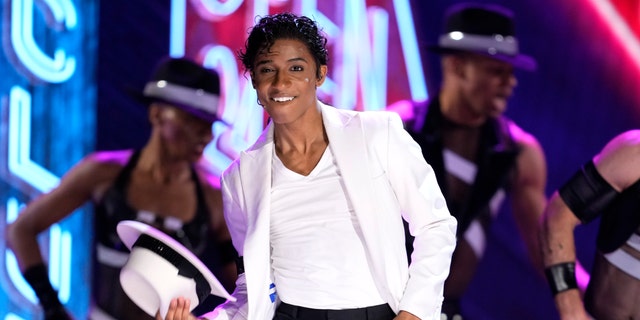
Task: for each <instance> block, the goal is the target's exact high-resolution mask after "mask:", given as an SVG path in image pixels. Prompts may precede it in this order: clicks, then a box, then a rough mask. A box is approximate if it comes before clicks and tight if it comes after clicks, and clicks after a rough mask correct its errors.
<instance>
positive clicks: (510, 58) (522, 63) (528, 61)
mask: <svg viewBox="0 0 640 320" xmlns="http://www.w3.org/2000/svg"><path fill="white" fill-rule="evenodd" d="M427 50H429V51H431V52H433V53H437V54H456V53H464V52H468V53H475V54H479V55H482V56H485V57H488V58H492V59H496V60H500V61H504V62H507V63H509V64H511V65H512V66H514V67H516V68H518V69H522V70H525V71H535V70H536V69H537V68H538V63H537V62H536V60H535V59H534V58H533V57H531V56H529V55H526V54H522V53H520V54H516V55H508V54H502V53H496V54H490V53H488V52H486V51H481V50H462V49H457V48H448V47H442V46H438V45H429V46H427Z"/></svg>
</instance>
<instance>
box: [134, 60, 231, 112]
mask: <svg viewBox="0 0 640 320" xmlns="http://www.w3.org/2000/svg"><path fill="white" fill-rule="evenodd" d="M141 98H143V99H144V101H145V102H146V103H151V102H153V101H162V102H166V103H169V104H171V105H173V106H175V107H177V108H180V109H182V110H184V111H186V112H188V113H190V114H192V115H194V116H196V117H198V118H201V119H203V120H206V121H210V122H213V121H215V120H218V119H219V117H218V116H217V111H218V107H219V103H220V102H219V101H220V77H219V76H218V74H217V73H216V72H215V71H214V70H211V69H207V68H205V67H204V66H202V65H200V64H198V63H196V62H194V61H192V60H189V59H187V58H164V59H163V60H161V61H160V63H158V65H157V66H156V68H155V70H154V71H153V73H152V76H151V78H150V79H149V81H148V82H147V84H146V85H145V87H144V90H143V91H142V97H141Z"/></svg>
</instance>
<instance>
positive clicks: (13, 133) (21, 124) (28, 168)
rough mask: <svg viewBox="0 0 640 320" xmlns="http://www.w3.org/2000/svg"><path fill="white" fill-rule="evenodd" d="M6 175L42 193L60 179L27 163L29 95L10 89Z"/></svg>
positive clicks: (29, 160)
mask: <svg viewBox="0 0 640 320" xmlns="http://www.w3.org/2000/svg"><path fill="white" fill-rule="evenodd" d="M8 140H9V141H8V144H9V148H8V149H9V150H8V153H7V157H8V159H7V160H8V161H7V162H8V165H9V171H10V172H11V173H13V174H14V175H16V176H18V177H19V178H20V179H22V180H24V181H26V182H27V183H29V184H30V185H32V186H34V187H35V188H36V189H37V190H39V191H40V192H42V193H45V192H49V191H50V190H51V189H53V188H55V187H56V186H57V185H58V183H59V182H60V178H58V177H57V176H55V175H54V174H52V173H51V172H49V171H48V170H46V169H44V168H42V167H41V166H39V165H38V164H36V163H34V162H33V161H31V156H30V150H31V95H30V94H29V92H27V91H26V90H24V89H22V88H20V87H18V86H14V87H13V88H11V91H10V93H9V135H8Z"/></svg>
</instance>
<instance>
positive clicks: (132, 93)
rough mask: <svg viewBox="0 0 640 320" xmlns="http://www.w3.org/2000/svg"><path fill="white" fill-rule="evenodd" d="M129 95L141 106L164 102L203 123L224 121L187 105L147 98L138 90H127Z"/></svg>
mask: <svg viewBox="0 0 640 320" xmlns="http://www.w3.org/2000/svg"><path fill="white" fill-rule="evenodd" d="M127 93H128V94H129V96H131V97H132V98H133V99H134V100H136V101H137V102H138V103H140V104H143V105H144V106H149V105H150V104H151V103H153V102H163V103H166V104H170V105H172V106H175V107H176V108H178V109H180V110H183V111H185V112H187V113H188V114H190V115H193V116H195V117H196V118H198V119H200V120H203V121H206V122H211V123H213V122H215V121H222V119H220V118H218V116H217V115H215V114H211V113H209V112H206V111H203V110H200V109H197V108H194V107H191V106H189V105H186V104H184V103H179V102H176V101H171V100H169V99H159V98H152V97H147V96H145V95H144V94H143V93H142V92H140V91H137V90H127ZM223 122H224V121H223ZM225 123H226V122H225Z"/></svg>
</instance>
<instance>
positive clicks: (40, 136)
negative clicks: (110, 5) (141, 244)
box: [0, 0, 95, 320]
mask: <svg viewBox="0 0 640 320" xmlns="http://www.w3.org/2000/svg"><path fill="white" fill-rule="evenodd" d="M35 4H36V3H35V0H7V1H4V5H3V7H2V9H1V10H2V11H4V12H3V14H2V16H3V21H2V23H3V26H6V28H3V30H2V37H3V41H2V43H3V46H4V52H5V53H6V57H5V58H6V59H2V60H0V70H1V71H2V74H3V79H2V80H1V81H0V96H2V101H3V104H2V109H1V111H2V112H1V113H0V115H1V117H0V120H1V126H0V128H2V132H3V134H2V135H0V146H1V147H2V150H1V152H0V158H2V160H1V161H0V217H1V218H2V219H0V231H1V232H2V233H3V234H4V226H6V225H7V224H9V223H11V222H12V221H13V220H15V218H16V217H17V216H18V215H19V211H20V208H21V207H22V206H23V205H24V203H26V202H28V201H30V199H32V198H33V197H35V196H38V195H39V194H42V193H45V192H48V191H50V190H51V189H52V188H54V187H55V186H57V185H58V182H59V175H60V174H61V173H63V172H64V171H66V170H67V169H68V168H69V167H70V166H71V165H73V164H74V163H75V162H76V161H77V160H79V158H80V157H81V156H82V155H84V154H86V153H87V152H88V151H89V150H88V149H89V147H90V145H92V144H93V141H92V140H91V139H92V137H91V138H90V139H87V138H84V139H78V137H79V136H84V133H86V132H91V131H90V130H92V129H93V125H94V123H95V120H94V119H93V118H94V115H93V114H94V113H95V110H93V109H91V108H87V107H86V106H87V105H95V98H94V96H93V94H90V93H86V92H92V91H91V90H87V89H90V87H91V86H92V85H93V82H92V81H87V79H85V77H88V76H89V75H87V74H85V71H80V69H79V68H78V67H79V66H80V65H81V63H83V62H90V61H91V59H86V58H82V57H78V55H81V54H83V53H84V51H82V50H79V49H77V48H83V49H86V50H88V52H89V53H93V52H91V50H95V48H90V47H82V45H81V43H82V40H83V39H84V37H83V34H82V33H83V32H85V30H94V29H95V28H93V27H88V26H87V25H83V24H82V23H84V21H79V20H78V17H79V16H80V14H79V13H80V12H83V11H86V12H92V11H93V8H94V6H95V3H93V2H87V1H84V3H83V4H82V5H81V6H78V5H77V4H74V3H73V2H72V1H71V0H40V1H38V3H37V4H38V5H37V6H36V5H35ZM38 17H41V18H42V19H41V20H40V19H38ZM43 22H44V23H43ZM72 48H76V49H72ZM92 67H93V66H92ZM84 70H90V68H84ZM54 84H55V86H54ZM61 93H64V94H69V97H71V98H69V97H66V96H64V95H63V94H61ZM56 97H57V99H56ZM34 128H38V130H34ZM87 129H89V130H87ZM44 141H49V143H47V144H43V142H44ZM61 151H62V152H61ZM78 211H79V212H80V214H74V215H72V216H70V217H69V218H68V219H65V220H63V221H61V222H59V223H56V224H54V225H53V226H52V227H51V228H50V229H49V230H47V232H43V234H42V235H40V236H39V237H38V242H39V244H40V246H41V248H42V249H43V250H42V252H43V255H44V257H45V259H46V261H47V263H48V265H49V277H50V279H51V282H52V285H53V286H54V288H56V289H57V290H58V296H59V298H60V300H61V301H62V302H63V303H65V304H66V307H67V308H68V309H69V310H70V311H71V312H72V313H73V314H74V315H76V316H78V317H80V318H81V317H83V315H85V314H86V313H87V309H88V301H89V299H88V286H87V283H86V280H85V279H87V278H88V270H89V267H90V249H89V248H88V247H87V243H88V242H90V233H89V232H88V231H86V230H90V229H88V228H86V226H87V225H88V224H89V225H90V219H88V218H87V217H86V216H87V215H82V214H81V213H82V212H81V211H84V210H83V209H80V210H78ZM81 230H84V231H81ZM0 249H2V253H1V254H0V265H1V266H2V268H0V270H2V273H0V284H1V285H2V287H3V290H2V293H1V294H0V305H2V306H6V307H3V308H0V317H1V318H3V319H14V320H18V319H32V318H34V317H38V315H39V314H40V313H41V311H40V309H39V307H38V301H37V298H36V297H35V294H34V293H33V290H31V287H30V286H29V285H28V284H27V283H26V281H25V280H24V279H23V278H22V275H21V273H20V270H19V268H18V264H17V261H16V258H15V256H14V254H13V252H11V250H9V249H7V248H6V246H5V243H4V241H2V242H0ZM71 288H73V290H74V291H73V295H72V294H71Z"/></svg>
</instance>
